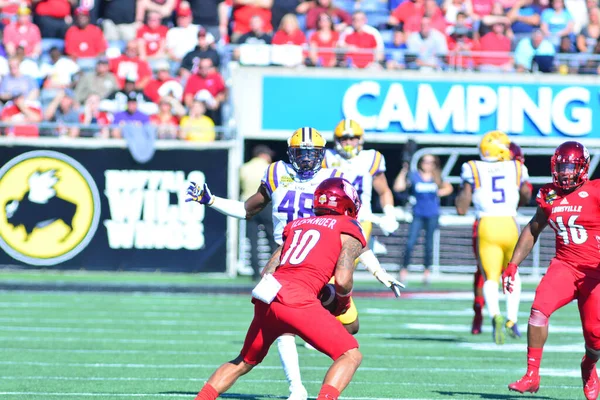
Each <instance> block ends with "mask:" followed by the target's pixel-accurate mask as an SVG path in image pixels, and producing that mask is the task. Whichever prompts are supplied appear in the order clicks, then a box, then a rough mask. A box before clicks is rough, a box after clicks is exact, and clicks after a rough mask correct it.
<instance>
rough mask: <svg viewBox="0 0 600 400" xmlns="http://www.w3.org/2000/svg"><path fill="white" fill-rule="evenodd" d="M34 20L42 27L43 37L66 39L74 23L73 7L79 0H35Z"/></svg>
mask: <svg viewBox="0 0 600 400" xmlns="http://www.w3.org/2000/svg"><path fill="white" fill-rule="evenodd" d="M33 4H34V5H35V9H34V13H33V15H34V17H33V20H34V22H35V24H36V25H37V26H39V28H40V32H41V33H42V37H44V38H57V39H64V38H65V34H66V33H67V29H68V28H69V25H71V24H72V23H73V18H72V17H71V8H72V7H73V8H75V7H77V5H78V4H79V1H78V0H34V1H33Z"/></svg>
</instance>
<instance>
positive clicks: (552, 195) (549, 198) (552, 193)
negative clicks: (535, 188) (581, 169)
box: [544, 190, 557, 204]
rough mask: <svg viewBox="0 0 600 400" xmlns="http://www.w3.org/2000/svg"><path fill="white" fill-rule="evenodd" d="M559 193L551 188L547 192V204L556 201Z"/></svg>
mask: <svg viewBox="0 0 600 400" xmlns="http://www.w3.org/2000/svg"><path fill="white" fill-rule="evenodd" d="M556 197H557V194H556V192H555V191H554V190H550V191H549V192H548V193H546V198H545V199H544V200H545V201H546V204H552V203H554V200H556Z"/></svg>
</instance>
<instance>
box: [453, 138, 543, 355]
mask: <svg viewBox="0 0 600 400" xmlns="http://www.w3.org/2000/svg"><path fill="white" fill-rule="evenodd" d="M509 146H510V139H509V138H508V136H507V135H506V134H505V133H504V132H500V131H492V132H488V133H486V134H485V135H484V136H483V139H482V140H481V143H480V144H479V152H480V155H481V161H480V160H472V161H469V162H466V163H464V164H463V165H462V171H461V179H462V182H463V184H462V188H461V190H460V192H459V194H458V196H457V197H456V202H455V205H456V211H457V212H458V214H459V215H465V214H466V213H467V211H468V209H469V205H470V204H471V200H472V201H473V205H474V206H475V212H476V216H477V220H478V223H477V258H478V262H479V268H481V273H482V274H483V276H484V280H485V283H484V284H483V296H484V298H485V303H486V304H487V308H488V313H489V315H490V317H491V318H492V335H493V338H494V342H496V344H503V343H504V329H506V332H507V333H508V334H509V335H510V336H512V337H514V338H516V337H520V333H519V331H518V328H517V316H518V313H519V302H520V297H521V281H520V278H519V277H517V278H516V281H515V287H514V288H515V290H513V292H512V293H510V294H508V295H507V298H506V308H507V319H508V320H507V321H506V324H505V323H504V318H503V317H502V315H501V313H500V304H499V303H500V302H499V296H498V284H499V282H500V277H501V275H502V272H503V271H504V269H505V268H506V265H507V264H508V262H509V261H510V259H511V257H512V253H513V250H514V248H515V245H516V244H517V240H518V238H519V226H518V225H517V221H516V219H515V217H516V216H517V207H518V206H519V203H521V202H527V201H529V199H530V198H531V187H530V186H529V185H527V184H526V182H527V181H528V180H529V174H528V171H527V167H525V165H524V164H523V163H521V161H519V160H512V161H511V154H510V149H509Z"/></svg>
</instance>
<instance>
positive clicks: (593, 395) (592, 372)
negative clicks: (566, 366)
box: [581, 356, 599, 400]
mask: <svg viewBox="0 0 600 400" xmlns="http://www.w3.org/2000/svg"><path fill="white" fill-rule="evenodd" d="M583 360H585V356H583V359H582V360H581V379H582V380H583V394H584V395H585V398H586V399H587V400H596V399H597V398H598V392H599V390H598V373H597V372H596V365H595V364H594V367H593V368H592V369H584V367H583Z"/></svg>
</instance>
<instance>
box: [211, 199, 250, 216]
mask: <svg viewBox="0 0 600 400" xmlns="http://www.w3.org/2000/svg"><path fill="white" fill-rule="evenodd" d="M214 199H215V200H214V202H213V203H212V204H211V205H210V208H214V209H215V210H217V211H218V212H220V213H221V214H225V215H228V216H230V217H233V218H237V219H246V206H245V205H244V202H242V201H239V200H230V199H224V198H222V197H218V196H214Z"/></svg>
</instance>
